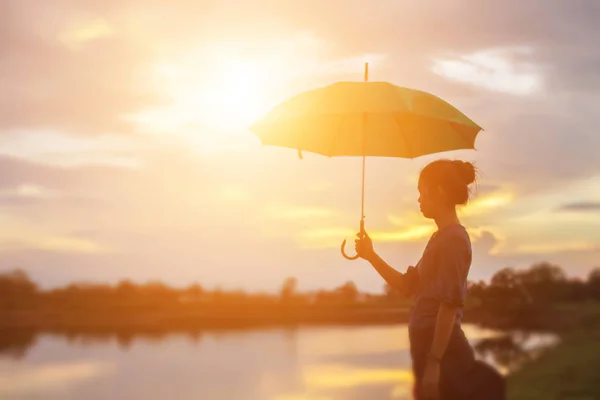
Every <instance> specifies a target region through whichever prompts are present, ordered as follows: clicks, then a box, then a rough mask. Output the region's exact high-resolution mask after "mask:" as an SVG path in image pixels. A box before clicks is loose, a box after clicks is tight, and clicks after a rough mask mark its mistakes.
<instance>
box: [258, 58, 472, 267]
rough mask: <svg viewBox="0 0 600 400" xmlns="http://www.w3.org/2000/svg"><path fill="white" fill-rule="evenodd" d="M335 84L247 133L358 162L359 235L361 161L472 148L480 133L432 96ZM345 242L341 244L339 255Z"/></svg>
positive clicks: (382, 86)
mask: <svg viewBox="0 0 600 400" xmlns="http://www.w3.org/2000/svg"><path fill="white" fill-rule="evenodd" d="M368 78H369V65H368V63H366V64H365V76H364V82H360V81H359V82H337V83H333V84H330V85H328V86H325V87H321V88H317V89H314V90H309V91H306V92H302V93H300V94H298V95H295V96H293V97H290V98H288V99H287V100H285V101H283V102H282V103H280V104H279V105H277V106H275V107H274V108H272V109H271V110H270V111H269V112H268V113H267V114H266V115H265V116H264V117H263V118H261V119H260V120H258V121H257V122H255V123H254V124H253V125H252V126H251V127H250V130H251V131H252V132H254V134H255V135H256V136H257V137H258V138H259V139H260V141H261V142H262V144H263V145H268V146H278V147H285V148H291V149H296V150H297V151H298V156H299V157H300V158H302V152H303V151H308V152H312V153H317V154H321V155H325V156H328V157H339V156H360V157H362V204H361V220H360V232H361V233H364V218H365V215H364V206H365V158H366V157H367V156H373V157H400V158H410V159H413V158H416V157H419V156H423V155H427V154H433V153H438V152H443V151H450V150H459V149H474V148H475V138H476V137H477V134H478V133H479V131H481V130H482V128H481V127H480V126H478V125H477V124H476V123H475V122H473V121H472V120H470V119H469V118H468V117H467V116H465V115H464V114H463V113H462V112H460V111H459V110H458V109H456V108H455V107H453V106H452V105H450V104H449V103H447V102H446V101H444V100H442V99H440V98H439V97H437V96H434V95H432V94H429V93H426V92H423V91H420V90H415V89H409V88H404V87H400V86H396V85H393V84H391V83H388V82H369V79H368ZM345 244H346V241H345V240H344V242H343V243H342V246H341V251H342V255H343V256H344V257H345V258H347V259H349V260H355V259H357V258H358V256H357V255H355V256H352V257H350V256H348V255H346V253H345V251H344V246H345Z"/></svg>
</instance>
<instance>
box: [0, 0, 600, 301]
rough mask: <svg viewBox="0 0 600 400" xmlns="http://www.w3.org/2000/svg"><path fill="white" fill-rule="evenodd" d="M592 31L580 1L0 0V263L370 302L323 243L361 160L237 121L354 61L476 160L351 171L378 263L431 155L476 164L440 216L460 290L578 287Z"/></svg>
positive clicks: (593, 123) (413, 234)
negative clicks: (461, 195) (454, 205)
mask: <svg viewBox="0 0 600 400" xmlns="http://www.w3.org/2000/svg"><path fill="white" fill-rule="evenodd" d="M599 18H600V5H598V4H597V3H596V2H594V1H592V0H589V1H585V0H581V1H577V2H572V1H567V0H563V1H559V0H523V1H519V2H517V1H514V2H504V3H501V2H493V1H487V0H486V1H478V2H472V1H466V0H449V1H445V2H439V1H433V0H426V1H419V2H416V1H412V2H411V1H397V0H394V1H392V0H378V1H373V2H367V1H352V0H330V1H327V2H324V1H317V0H307V1H303V2H294V3H291V2H282V1H276V0H255V1H252V2H247V1H242V0H238V1H233V0H220V1H209V0H206V1H191V0H173V1H170V2H163V1H157V0H143V1H142V0H124V1H119V2H117V1H112V0H111V1H106V0H102V1H100V0H86V1H81V0H53V1H45V2H40V1H34V0H4V1H2V2H1V3H0V77H1V78H0V270H11V269H14V268H22V269H24V270H26V271H27V272H28V273H29V274H30V275H31V277H32V278H33V279H35V280H36V281H38V282H39V283H40V284H41V285H42V286H43V287H53V286H57V285H64V284H67V283H70V282H110V283H113V282H117V281H120V280H123V279H128V280H131V281H135V282H140V283H142V282H148V281H163V282H165V283H167V284H170V285H174V286H180V287H183V286H187V285H189V284H191V283H193V282H198V283H200V284H201V285H202V286H204V287H207V288H217V287H220V288H223V289H238V288H239V289H245V290H248V291H272V290H277V289H278V288H279V287H280V285H281V283H282V281H283V280H284V279H285V278H286V277H288V276H295V277H297V279H298V281H299V287H300V289H304V290H313V289H316V288H331V287H335V286H338V285H341V284H342V283H344V282H346V281H348V280H352V281H354V282H355V283H356V284H357V286H358V287H359V289H361V290H366V291H375V292H376V291H380V290H381V289H382V287H383V282H382V280H381V278H380V277H379V276H378V275H377V273H376V272H375V271H374V270H373V269H372V268H371V267H370V266H369V265H368V264H367V263H366V262H364V261H352V262H351V261H346V260H345V259H343V258H342V256H341V254H340V251H339V246H340V243H341V241H342V240H343V239H348V240H349V241H350V242H351V241H352V239H353V236H354V234H355V233H356V232H357V230H358V222H359V220H360V168H361V162H360V159H358V158H343V159H342V158H339V159H338V158H331V159H329V158H326V157H322V156H318V155H311V154H306V153H305V154H304V158H303V159H302V160H300V159H299V158H298V156H297V154H296V151H294V150H288V149H281V148H275V147H267V146H262V145H261V143H260V141H259V140H258V139H257V138H256V136H255V135H254V134H253V133H252V132H250V131H249V129H248V127H249V126H250V125H251V124H252V123H253V122H254V121H256V120H257V119H259V118H260V117H262V116H263V115H264V114H265V113H267V112H268V111H269V109H271V107H273V106H275V105H276V104H278V103H279V102H281V101H283V100H284V99H286V98H288V97H289V96H292V95H294V94H297V93H300V92H302V91H304V90H309V89H313V88H317V87H321V86H324V85H327V84H330V83H333V82H336V81H345V80H346V81H347V80H356V81H358V80H362V78H363V65H364V63H365V62H369V65H370V79H371V80H376V81H388V82H390V83H393V84H396V85H400V86H406V87H411V88H415V89H420V90H424V91H428V92H430V93H433V94H435V95H437V96H439V97H442V98H443V99H445V100H446V101H448V102H450V103H452V104H453V105H454V106H456V107H457V108H459V109H460V110H461V111H462V112H464V113H465V114H466V115H467V116H469V117H470V118H471V119H473V120H474V121H475V122H477V123H478V124H479V125H481V126H482V127H483V128H484V131H482V132H481V133H480V134H479V135H478V137H477V141H476V150H462V151H454V152H447V153H444V154H436V155H432V156H426V157H419V158H416V159H412V160H409V159H369V160H367V177H366V199H365V201H366V210H365V211H366V216H367V218H366V228H367V230H368V231H369V232H370V234H371V236H372V238H373V239H374V242H375V248H376V250H377V251H378V252H379V253H380V254H381V255H382V257H383V258H384V259H386V260H387V261H388V262H389V263H390V264H391V265H393V266H394V267H396V268H398V269H399V270H401V271H403V270H404V269H406V267H407V266H408V265H414V264H415V263H416V262H417V261H418V259H419V256H420V253H421V252H422V251H423V248H424V246H425V243H426V241H427V239H428V237H429V235H431V233H432V232H433V231H434V229H435V226H434V225H433V223H432V222H431V221H430V220H426V219H424V218H423V217H422V216H420V215H419V213H418V204H417V198H418V192H417V186H416V182H417V177H418V173H419V171H420V169H421V168H423V167H424V166H425V165H426V164H427V163H428V162H430V161H432V160H434V159H436V158H440V157H444V158H451V159H463V160H466V161H472V162H474V163H475V165H476V166H477V168H478V170H479V175H478V184H477V186H476V187H474V190H473V197H472V203H471V204H470V205H468V206H466V207H464V208H462V209H461V210H460V218H461V221H462V222H463V223H464V224H465V226H467V228H468V231H469V233H470V235H471V238H472V241H473V253H474V257H473V265H472V268H471V273H470V279H472V280H480V279H484V280H485V279H489V278H490V277H491V276H492V275H493V273H494V272H495V271H497V270H498V269H500V268H503V267H508V266H510V267H514V268H525V267H528V266H529V265H531V264H533V263H535V262H540V261H548V262H552V263H556V264H558V265H560V266H562V267H563V268H564V269H565V271H566V272H567V274H568V275H570V276H585V275H586V274H587V273H588V271H589V270H590V269H591V268H593V267H596V266H600V235H598V233H597V232H598V231H599V230H600V158H599V157H597V155H596V152H597V149H598V148H599V147H600V135H598V134H597V131H596V129H597V126H598V118H599V117H598V115H600V78H599V77H598V74H597V65H598V64H599V63H600V51H598V50H597V43H598V42H599V41H600V26H598V24H597V20H598V19H599ZM350 247H351V246H350ZM349 250H350V252H351V251H352V249H351V248H350V249H349Z"/></svg>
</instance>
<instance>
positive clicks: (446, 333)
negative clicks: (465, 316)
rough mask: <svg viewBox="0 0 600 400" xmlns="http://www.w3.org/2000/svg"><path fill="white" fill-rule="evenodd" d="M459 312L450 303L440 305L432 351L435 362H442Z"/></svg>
mask: <svg viewBox="0 0 600 400" xmlns="http://www.w3.org/2000/svg"><path fill="white" fill-rule="evenodd" d="M457 311H458V307H456V306H454V305H451V304H448V303H442V304H441V305H440V308H439V310H438V314H437V321H436V323H435V330H434V333H433V342H432V344H431V350H430V355H431V358H433V361H435V362H440V361H441V359H442V357H443V355H444V352H445V351H446V347H447V346H448V341H449V340H450V335H451V334H452V329H453V328H454V321H455V319H456V313H457Z"/></svg>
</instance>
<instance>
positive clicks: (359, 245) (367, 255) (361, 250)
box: [354, 231, 377, 261]
mask: <svg viewBox="0 0 600 400" xmlns="http://www.w3.org/2000/svg"><path fill="white" fill-rule="evenodd" d="M356 236H357V237H358V239H356V240H354V249H355V250H356V254H358V256H359V257H360V258H362V259H364V260H367V261H370V260H372V259H373V258H374V257H375V256H376V255H377V253H375V250H374V249H373V241H372V240H371V238H370V237H369V235H368V234H367V232H365V231H363V232H359V233H358V234H357V235H356Z"/></svg>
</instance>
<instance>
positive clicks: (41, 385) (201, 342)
mask: <svg viewBox="0 0 600 400" xmlns="http://www.w3.org/2000/svg"><path fill="white" fill-rule="evenodd" d="M465 331H466V333H467V336H468V337H469V339H470V340H471V341H472V342H473V343H474V345H475V348H476V350H477V354H478V356H479V357H481V358H485V359H486V360H488V361H491V362H492V363H494V364H496V365H497V366H499V367H501V368H503V369H511V368H514V367H515V366H517V365H519V364H520V363H521V362H522V361H523V360H526V359H527V357H531V354H534V353H535V351H536V349H538V348H540V346H543V345H546V344H548V343H551V341H550V342H549V341H548V338H552V337H551V336H548V335H537V334H522V333H517V334H510V335H503V334H502V333H501V332H496V331H491V330H484V329H479V328H477V327H474V326H466V327H465ZM536 341H537V342H536ZM532 349H533V353H532ZM0 357H1V358H0V377H2V379H0V398H5V397H6V398H11V399H12V398H14V399H23V400H31V399H38V398H39V399H41V398H43V399H65V400H70V399H90V400H94V399H105V398H111V399H117V400H118V399H133V398H143V399H145V400H155V399H164V398H172V397H174V396H175V397H176V398H177V399H182V400H185V399H198V398H202V399H207V400H212V399H215V400H341V399H343V400H361V399H373V398H393V399H399V400H402V399H409V398H410V390H411V386H412V373H411V369H410V354H409V351H408V334H407V330H406V327H405V326H402V325H396V326H377V327H339V328H299V329H297V330H295V329H271V330H252V331H235V332H208V331H207V332H186V333H167V332H138V333H135V334H134V333H133V332H120V333H118V334H117V333H110V332H95V333H92V332H70V333H68V334H38V333H36V332H14V331H13V332H0Z"/></svg>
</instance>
